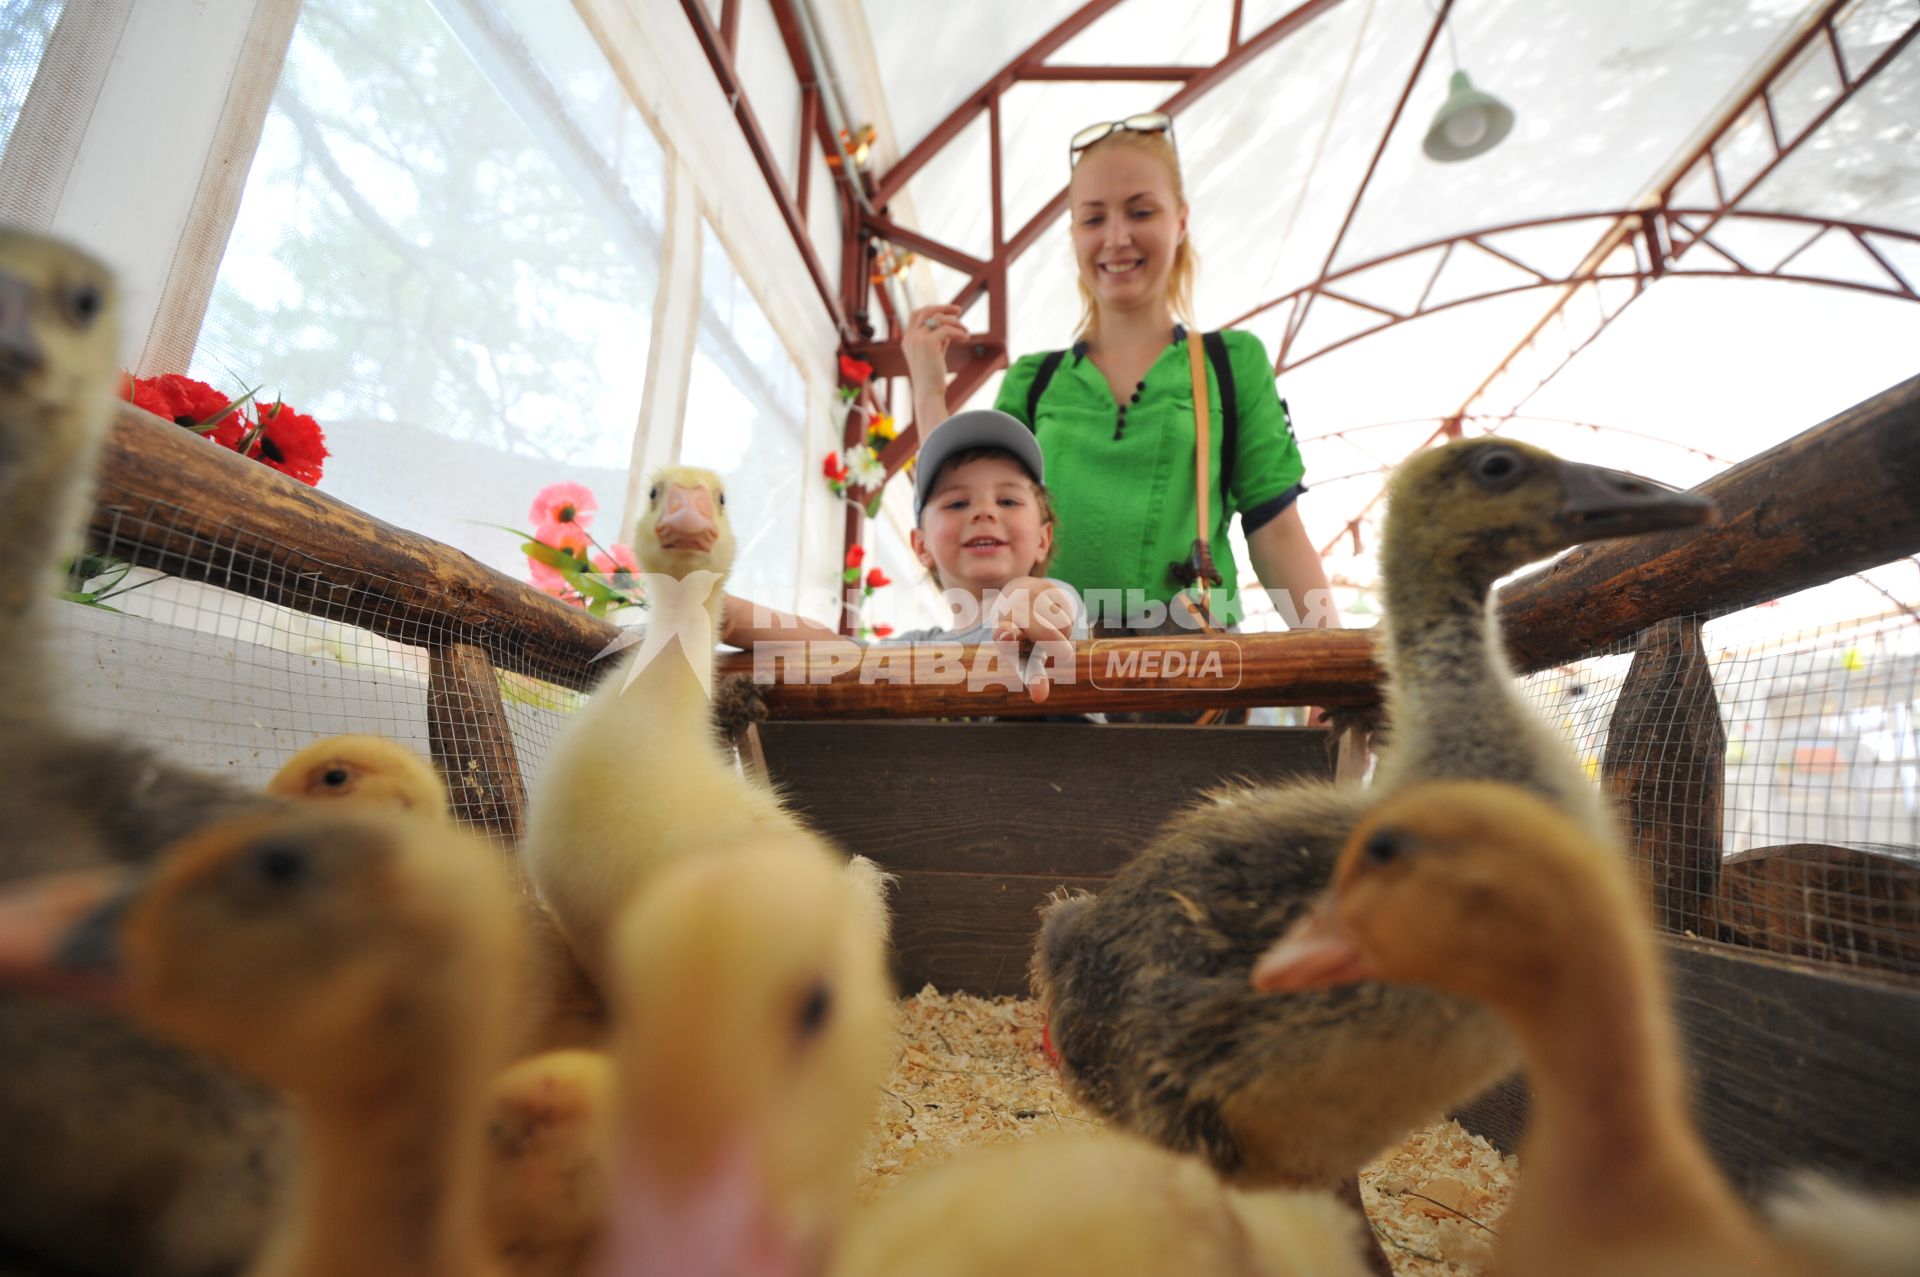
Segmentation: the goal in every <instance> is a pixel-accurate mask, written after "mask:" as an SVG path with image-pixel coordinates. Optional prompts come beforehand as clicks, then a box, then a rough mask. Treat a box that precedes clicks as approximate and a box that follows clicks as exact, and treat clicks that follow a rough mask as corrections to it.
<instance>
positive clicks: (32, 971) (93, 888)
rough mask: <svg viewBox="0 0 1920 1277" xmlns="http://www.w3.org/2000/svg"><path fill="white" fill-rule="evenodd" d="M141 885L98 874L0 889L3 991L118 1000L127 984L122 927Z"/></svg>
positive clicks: (123, 875) (121, 873)
mask: <svg viewBox="0 0 1920 1277" xmlns="http://www.w3.org/2000/svg"><path fill="white" fill-rule="evenodd" d="M137 886H138V879H137V878H136V876H135V875H133V874H130V873H128V872H127V871H125V870H115V869H98V870H86V871H83V872H80V873H67V874H49V875H47V876H45V877H40V878H28V879H23V880H22V881H19V882H14V883H9V884H7V885H6V886H4V887H0V986H4V987H7V988H12V989H18V990H21V991H22V992H26V993H35V994H46V995H49V996H53V997H58V998H62V999H68V1000H72V1001H82V1002H100V1001H112V1000H113V998H114V997H115V996H116V995H117V994H118V993H119V991H120V985H121V970H120V935H119V933H120V922H121V920H122V919H123V918H124V917H125V916H126V912H127V910H128V908H129V907H131V906H132V904H133V901H134V899H135V896H136V894H137Z"/></svg>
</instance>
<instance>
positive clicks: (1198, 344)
mask: <svg viewBox="0 0 1920 1277" xmlns="http://www.w3.org/2000/svg"><path fill="white" fill-rule="evenodd" d="M1187 371H1188V373H1189V375H1190V376H1191V377H1192V378H1193V508H1194V534H1193V535H1194V543H1195V546H1196V547H1198V548H1200V549H1201V550H1202V551H1204V550H1205V549H1206V548H1207V547H1209V546H1210V545H1211V544H1212V542H1211V539H1210V538H1209V537H1208V535H1207V534H1208V532H1209V531H1211V530H1212V526H1213V520H1212V519H1211V518H1209V517H1208V516H1209V515H1210V514H1211V511H1210V510H1208V508H1207V499H1208V497H1209V496H1211V495H1212V489H1213V483H1212V479H1213V465H1212V460H1213V458H1212V449H1211V448H1210V447H1209V446H1208V445H1209V444H1210V443H1211V442H1212V441H1211V439H1210V438H1209V437H1208V434H1209V430H1210V428H1211V424H1212V418H1213V405H1212V404H1211V403H1209V402H1208V399H1207V352H1206V345H1205V342H1204V341H1203V340H1202V339H1201V336H1200V334H1199V333H1197V332H1194V331H1191V330H1189V331H1188V333H1187ZM1195 566H1196V567H1201V566H1208V565H1207V564H1206V563H1205V561H1204V560H1203V562H1202V563H1201V564H1196V565H1195ZM1193 588H1194V589H1195V590H1196V591H1198V592H1199V595H1200V606H1201V607H1203V608H1204V607H1205V606H1206V605H1207V590H1208V588H1209V586H1208V582H1207V578H1206V575H1205V574H1204V573H1201V574H1200V575H1199V578H1198V579H1197V580H1195V581H1194V583H1193Z"/></svg>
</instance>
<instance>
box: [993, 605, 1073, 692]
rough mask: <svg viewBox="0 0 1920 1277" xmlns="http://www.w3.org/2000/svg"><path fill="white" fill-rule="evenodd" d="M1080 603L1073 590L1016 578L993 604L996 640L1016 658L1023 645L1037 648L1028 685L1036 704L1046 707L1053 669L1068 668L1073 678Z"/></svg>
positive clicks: (994, 635) (1028, 690)
mask: <svg viewBox="0 0 1920 1277" xmlns="http://www.w3.org/2000/svg"><path fill="white" fill-rule="evenodd" d="M1077 603H1078V600H1076V599H1075V598H1074V596H1073V594H1072V592H1071V591H1069V590H1067V589H1066V588H1065V587H1063V586H1061V585H1059V584H1057V583H1055V582H1052V581H1047V580H1044V579H1042V578H1040V577H1037V576H1021V577H1015V578H1014V579H1013V580H1011V581H1009V582H1007V583H1006V584H1005V585H1004V586H1002V587H1001V588H1000V591H999V594H998V596H997V597H996V598H995V599H994V601H993V613H992V615H993V617H994V630H993V637H994V641H995V642H996V643H1000V644H1004V645H1008V646H1010V647H1011V648H1012V650H1011V652H1009V655H1010V656H1012V657H1014V658H1015V659H1018V656H1019V644H1021V643H1023V642H1026V643H1032V644H1033V646H1034V660H1033V662H1032V669H1033V673H1032V674H1031V676H1030V677H1028V679H1027V680H1026V682H1027V695H1028V696H1030V697H1032V698H1033V703H1034V704H1035V705H1041V704H1044V703H1045V702H1046V699H1047V697H1048V696H1049V695H1050V694H1051V693H1052V691H1053V682H1052V680H1051V679H1050V678H1049V677H1048V675H1047V669H1048V668H1049V667H1051V668H1053V669H1062V668H1064V669H1065V670H1066V671H1067V673H1068V677H1072V674H1073V638H1072V635H1073V628H1074V618H1075V616H1076V615H1077V612H1078V607H1077Z"/></svg>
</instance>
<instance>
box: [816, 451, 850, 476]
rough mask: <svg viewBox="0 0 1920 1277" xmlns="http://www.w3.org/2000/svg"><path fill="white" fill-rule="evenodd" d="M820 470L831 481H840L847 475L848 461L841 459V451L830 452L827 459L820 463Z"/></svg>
mask: <svg viewBox="0 0 1920 1277" xmlns="http://www.w3.org/2000/svg"><path fill="white" fill-rule="evenodd" d="M820 472H821V473H822V474H824V475H826V476H827V478H828V479H829V480H830V481H832V482H834V483H839V482H840V481H841V480H842V479H845V478H846V477H847V463H846V462H844V461H842V460H841V459H840V454H839V453H837V452H829V453H828V454H827V459H826V460H825V461H823V462H821V463H820Z"/></svg>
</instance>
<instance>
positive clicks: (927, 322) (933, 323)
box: [920, 315, 940, 332]
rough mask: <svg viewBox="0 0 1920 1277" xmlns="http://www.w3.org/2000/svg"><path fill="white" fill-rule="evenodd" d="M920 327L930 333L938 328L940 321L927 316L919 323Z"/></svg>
mask: <svg viewBox="0 0 1920 1277" xmlns="http://www.w3.org/2000/svg"><path fill="white" fill-rule="evenodd" d="M920 326H921V327H922V328H924V329H926V330H927V331H928V332H932V331H933V330H934V329H936V328H938V327H939V326H940V321H939V320H938V319H936V318H934V317H933V316H932V315H928V316H927V317H926V318H925V319H923V320H921V321H920Z"/></svg>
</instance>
